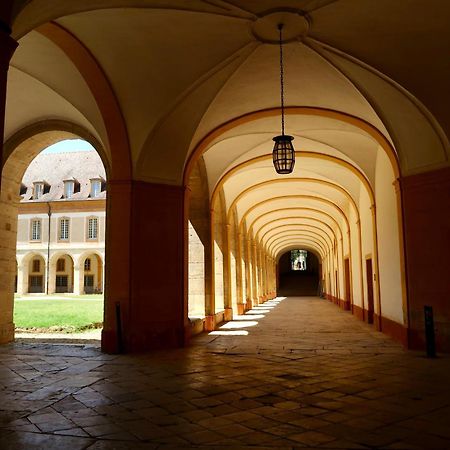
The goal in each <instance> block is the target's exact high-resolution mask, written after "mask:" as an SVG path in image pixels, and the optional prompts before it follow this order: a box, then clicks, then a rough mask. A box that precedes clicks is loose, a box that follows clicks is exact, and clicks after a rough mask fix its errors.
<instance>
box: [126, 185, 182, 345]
mask: <svg viewBox="0 0 450 450" xmlns="http://www.w3.org/2000/svg"><path fill="white" fill-rule="evenodd" d="M131 205H132V211H131V227H130V231H131V245H130V250H131V252H130V253H131V257H130V281H131V299H130V304H129V308H130V309H129V313H128V314H129V320H128V324H127V325H128V328H127V333H126V340H125V342H126V346H127V349H128V350H129V351H131V352H141V351H146V350H150V349H153V348H167V347H179V346H182V345H184V343H185V327H186V325H187V321H188V319H187V301H186V296H185V292H184V284H185V283H184V277H185V273H184V272H185V270H186V264H185V259H186V258H187V255H186V254H185V245H184V238H185V223H184V222H185V220H184V188H183V187H178V186H168V185H161V184H153V183H144V182H135V183H133V191H132V199H131Z"/></svg>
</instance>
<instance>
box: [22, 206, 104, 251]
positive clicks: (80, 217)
mask: <svg viewBox="0 0 450 450" xmlns="http://www.w3.org/2000/svg"><path fill="white" fill-rule="evenodd" d="M63 217H67V218H69V219H70V224H69V227H70V229H69V240H68V241H64V242H61V241H59V240H58V235H59V220H60V219H61V218H63ZM89 217H98V218H99V230H98V240H95V241H94V240H92V241H90V240H88V239H87V220H88V218H89ZM32 219H41V221H42V232H41V236H42V239H41V242H46V243H47V242H48V238H47V237H48V215H47V214H20V215H19V219H18V225H17V245H18V249H19V248H20V249H21V250H22V249H26V248H27V246H30V247H29V248H30V249H33V248H36V246H37V245H39V244H38V243H37V242H31V241H30V232H31V220H32ZM105 219H106V213H105V211H95V212H92V211H89V212H76V213H75V212H72V213H52V216H51V222H50V223H51V230H50V243H52V244H55V245H56V246H57V247H58V246H66V245H68V244H70V245H76V246H77V248H78V247H80V244H82V246H86V248H91V247H95V248H97V247H103V248H104V245H105V244H104V243H105Z"/></svg>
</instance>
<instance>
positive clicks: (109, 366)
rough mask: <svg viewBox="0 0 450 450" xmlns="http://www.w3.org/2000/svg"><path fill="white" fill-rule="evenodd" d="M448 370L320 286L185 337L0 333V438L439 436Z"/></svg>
mask: <svg viewBox="0 0 450 450" xmlns="http://www.w3.org/2000/svg"><path fill="white" fill-rule="evenodd" d="M245 332H248V334H246V333H245ZM449 373H450V358H449V357H448V356H439V357H438V358H436V359H427V358H425V357H424V354H423V353H421V352H414V351H405V350H404V349H403V348H402V347H401V346H400V344H398V343H396V342H394V341H392V340H391V339H390V338H389V337H387V336H386V335H384V334H382V333H379V332H376V331H374V330H373V328H372V326H370V325H368V324H366V323H363V322H361V321H358V320H357V319H356V318H355V317H354V316H352V315H351V314H350V312H348V311H343V310H341V309H339V308H337V307H336V306H335V305H333V304H332V303H330V302H328V301H327V300H323V299H319V298H317V297H288V298H282V297H278V298H276V299H274V300H272V301H268V302H266V303H264V304H262V305H259V306H256V307H254V308H253V309H252V310H250V311H248V312H247V313H246V314H245V316H237V317H235V320H234V321H232V322H228V323H227V324H225V326H223V327H221V328H219V329H218V330H217V331H215V332H212V333H203V334H201V335H199V336H197V337H195V338H193V339H192V341H191V343H190V345H189V347H186V348H184V349H175V350H165V351H158V352H153V353H151V354H146V355H108V354H104V353H101V352H100V349H99V348H98V347H97V346H95V345H86V346H81V345H49V344H29V343H25V342H16V343H12V344H8V345H5V346H2V347H0V427H1V430H0V448H1V449H2V450H9V449H15V450H20V449H27V450H30V449H43V448H45V449H46V450H51V449H73V450H78V449H80V450H81V449H90V450H94V449H95V450H100V449H105V450H106V449H117V450H119V449H120V450H122V449H137V450H139V449H184V448H186V449H188V448H191V449H193V448H195V449H197V448H207V449H211V450H213V449H244V448H251V449H254V450H256V449H257V450H264V449H283V450H287V449H297V448H328V449H338V448H340V449H342V448H345V449H353V448H355V449H368V448H371V449H374V448H376V449H418V448H426V449H430V448H433V449H439V448H449V445H450V429H449V428H448V417H449V414H450V386H449V383H448V374H449Z"/></svg>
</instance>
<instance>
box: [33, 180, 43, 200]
mask: <svg viewBox="0 0 450 450" xmlns="http://www.w3.org/2000/svg"><path fill="white" fill-rule="evenodd" d="M43 193H44V183H34V192H33V198H34V200H38V199H39V198H41V197H42V194H43Z"/></svg>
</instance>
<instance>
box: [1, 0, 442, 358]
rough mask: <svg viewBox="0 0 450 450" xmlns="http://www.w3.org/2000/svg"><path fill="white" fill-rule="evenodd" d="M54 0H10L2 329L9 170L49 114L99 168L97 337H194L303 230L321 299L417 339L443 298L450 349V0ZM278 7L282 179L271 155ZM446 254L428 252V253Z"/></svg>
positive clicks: (137, 345) (167, 342)
mask: <svg viewBox="0 0 450 450" xmlns="http://www.w3.org/2000/svg"><path fill="white" fill-rule="evenodd" d="M419 1H420V0H419ZM44 3H45V1H43V0H31V1H29V2H23V1H20V0H5V1H4V2H3V3H2V6H1V7H0V19H1V20H3V21H4V23H5V26H3V27H0V39H1V41H0V44H1V46H0V51H2V52H3V53H2V58H1V59H0V63H1V64H2V67H1V68H2V71H1V72H0V88H1V90H0V106H2V109H1V110H0V113H1V115H2V116H3V115H4V116H5V119H6V120H5V145H4V149H3V158H2V164H3V173H2V180H1V181H2V187H1V202H2V213H1V214H2V216H1V223H2V224H3V225H4V226H3V225H2V226H1V233H2V236H1V237H2V242H6V245H5V247H2V248H0V252H1V254H0V264H2V265H3V266H1V267H0V289H1V292H0V313H1V314H0V317H1V319H0V320H1V321H3V322H1V323H0V341H1V342H7V341H8V340H11V339H12V335H13V333H12V328H13V324H12V315H11V302H12V290H13V287H12V286H13V279H14V273H15V267H14V263H13V259H14V250H13V245H12V239H13V236H14V235H15V233H16V229H15V227H16V223H15V221H14V215H15V213H14V208H15V206H14V202H15V201H16V197H17V192H18V189H19V186H17V180H18V179H19V178H18V177H17V175H18V174H20V173H21V171H22V170H23V168H24V167H25V166H26V164H27V161H29V158H30V156H31V154H32V153H33V152H34V151H35V149H36V146H39V145H40V144H39V143H41V144H42V142H43V141H46V142H50V141H52V142H53V141H54V139H55V134H54V133H55V132H57V133H59V134H58V137H57V139H59V138H60V135H61V133H63V134H64V135H65V136H68V135H69V136H74V135H76V136H81V137H84V138H85V139H87V140H89V141H90V142H92V143H93V145H94V146H95V147H96V148H97V150H98V151H99V152H100V153H101V156H102V158H103V161H104V163H105V167H106V170H107V172H108V206H107V209H108V224H107V227H106V230H107V231H106V232H107V235H106V244H107V247H108V253H107V256H106V261H105V267H106V270H105V276H104V286H105V295H106V303H105V306H106V307H105V329H104V332H103V349H104V350H105V351H110V352H113V351H129V352H134V351H142V350H147V349H151V348H155V347H158V348H159V347H173V346H182V345H184V344H185V343H186V342H188V341H189V339H190V336H191V335H192V333H195V332H197V331H201V330H204V329H205V330H212V329H214V328H216V327H217V325H218V324H219V323H221V322H222V321H223V320H229V319H230V318H231V317H232V316H233V315H236V314H242V313H243V312H245V311H246V310H249V309H250V308H252V307H253V306H254V305H258V304H261V303H264V302H265V301H267V300H268V299H271V298H274V297H275V296H276V294H277V270H278V269H277V265H278V262H279V260H280V257H281V255H282V254H284V253H286V252H288V251H290V250H293V249H306V250H307V251H310V252H312V253H314V254H316V255H317V257H318V259H319V264H320V266H321V291H322V293H323V294H324V295H325V296H326V297H327V298H328V299H329V300H330V301H333V302H334V303H336V304H339V305H340V306H341V307H343V308H345V309H348V310H350V311H351V312H352V313H353V314H354V315H356V316H357V317H359V318H360V319H361V320H365V321H368V322H373V324H374V327H375V328H376V329H378V330H382V331H384V332H386V333H388V334H390V335H391V336H394V337H395V338H396V339H399V340H400V341H402V342H403V343H404V344H405V345H407V346H414V347H415V346H421V345H423V344H424V327H423V306H424V305H425V304H427V303H429V302H430V300H429V299H430V298H431V299H432V300H431V303H432V306H434V307H435V309H436V315H437V317H438V320H437V323H439V329H440V331H439V333H438V345H439V346H442V347H443V348H450V340H449V336H450V332H449V330H450V319H449V317H450V316H449V313H448V305H447V304H446V302H445V301H444V300H442V299H444V298H448V296H449V288H448V286H447V285H446V284H445V283H442V280H443V279H445V274H446V273H447V272H448V261H447V257H446V250H445V249H446V248H447V247H448V246H446V245H445V244H446V243H448V239H449V237H448V236H447V234H448V233H446V232H445V231H443V230H446V229H447V228H448V225H449V221H450V218H449V216H448V214H444V215H442V210H448V209H449V208H447V207H446V205H448V201H449V200H448V195H446V193H447V192H448V183H449V181H448V180H449V179H450V177H449V176H448V173H449V170H450V168H449V167H450V165H449V161H450V157H449V156H450V146H449V140H448V135H449V131H450V130H449V127H448V123H447V122H448V121H446V118H447V117H448V111H447V110H448V108H449V104H448V102H443V101H442V95H441V94H442V92H445V89H446V83H447V79H448V76H447V74H448V67H447V66H446V65H445V62H444V61H445V58H443V57H442V55H446V54H447V53H448V51H447V48H446V47H445V45H446V44H444V43H447V42H450V40H449V39H448V27H447V26H446V23H447V22H446V21H447V19H448V14H449V8H448V5H447V4H446V3H445V2H434V3H433V6H434V7H433V8H410V7H408V5H406V4H402V5H396V7H395V8H391V7H390V5H388V3H389V2H387V3H386V2H377V5H376V6H373V2H371V1H370V0H361V2H360V3H361V5H359V7H358V8H357V9H356V10H355V8H354V7H353V5H352V4H351V2H345V1H342V0H337V1H334V2H331V3H330V2H300V3H301V6H299V8H301V9H299V10H293V9H292V5H291V4H290V2H279V1H276V0H267V1H265V2H245V1H241V0H233V1H226V2H224V3H223V4H220V5H219V4H216V3H215V2H212V3H211V2H192V3H189V5H184V4H183V6H182V7H180V4H179V2H169V3H168V4H167V5H166V7H161V5H156V4H153V3H151V2H150V3H149V4H145V5H143V4H142V2H139V1H127V2H125V1H121V0H114V1H112V0H111V1H109V0H104V1H102V2H101V3H102V5H101V8H100V7H99V6H98V5H92V2H88V1H85V0H80V1H78V2H76V3H73V4H69V3H68V2H62V3H61V2H60V3H58V2H53V3H52V4H48V5H46V7H45V8H44V7H43V5H44ZM57 3H58V4H57ZM300 3H299V5H300ZM274 8H276V11H274ZM424 9H425V11H424ZM387 16H389V17H390V18H391V20H389V21H384V20H382V19H383V18H384V17H387ZM374 17H375V18H377V20H378V22H377V24H378V25H379V27H378V28H377V31H378V35H379V36H378V39H376V40H375V41H374V38H373V34H371V33H370V30H371V29H372V27H373V20H374V19H373V18H374ZM280 20H282V21H283V22H285V26H286V33H287V35H286V36H288V37H286V41H285V42H284V50H285V55H286V61H285V62H286V67H285V68H286V72H285V75H286V78H285V81H286V89H287V90H286V93H287V96H286V122H285V125H286V132H287V133H289V134H290V135H292V136H293V137H294V144H295V148H296V165H295V169H294V172H293V173H292V174H290V175H286V176H278V175H277V174H276V173H275V172H274V170H273V165H272V155H271V150H272V144H273V142H272V138H273V137H274V136H276V135H278V134H279V127H280V120H279V119H280V117H279V115H280V109H279V91H278V88H279V71H278V63H279V54H278V46H277V45H274V44H276V37H277V34H276V33H277V32H276V30H277V24H278V23H279V21H280ZM123 24H125V25H126V26H123ZM343 24H344V25H345V26H343ZM411 24H417V29H418V30H419V31H418V33H419V34H420V36H421V37H422V38H423V46H422V45H421V46H417V45H415V43H414V41H413V40H411V37H410V33H409V30H410V26H411ZM169 26H170V29H171V33H172V34H171V38H170V39H169V40H168V39H167V33H166V30H167V29H168V27H169ZM343 29H345V30H346V31H345V33H343V32H342V30H343ZM99 30H101V33H99ZM148 30H152V32H151V33H149V32H148ZM249 30H250V32H249ZM436 30H438V31H439V32H438V33H437V34H436ZM274 32H275V34H276V36H275V38H273V33H274ZM393 35H395V36H396V38H395V40H393V39H392V38H391V37H392V36H393ZM224 36H226V39H225V38H224ZM380 39H381V40H382V41H383V43H384V45H378V43H379V40H380ZM16 41H19V43H20V45H19V46H18V48H17V49H16V44H17V42H16ZM131 42H134V43H139V45H136V46H131V45H130V43H131ZM443 46H444V47H443ZM387 48H388V49H389V50H390V51H386V49H387ZM143 52H145V53H146V54H147V55H149V56H148V58H144V59H143V58H142V54H143ZM396 54H402V55H407V58H408V60H409V61H414V66H415V69H416V70H405V67H406V66H407V65H406V64H398V59H396V58H392V56H391V55H396ZM167 55H170V58H169V57H166V56H167ZM430 55H431V56H430ZM162 56H164V57H162ZM419 60H426V63H425V64H421V65H420V67H418V66H417V64H415V62H416V61H419ZM10 61H11V64H9V63H10ZM118 61H121V64H118V63H117V62H118ZM174 62H176V66H174V65H173V64H174ZM8 67H9V72H7V68H8ZM155 67H157V69H156V70H155ZM179 67H182V68H183V70H179ZM162 74H164V75H162ZM7 77H8V83H9V84H8V91H7V95H8V102H7V107H6V99H5V98H4V97H5V92H6V81H7ZM2 123H3V121H2ZM30 124H31V125H30ZM411 130H414V133H412V132H411ZM41 148H42V147H41ZM19 150H20V151H19ZM15 155H17V156H18V157H17V158H15V157H14V156H15ZM443 205H444V206H443ZM424 230H426V233H425V234H426V240H427V242H426V244H425V245H424V242H423V235H424ZM10 243H11V244H10ZM433 254H434V255H436V257H437V260H439V261H440V263H439V264H438V266H439V267H438V268H437V269H435V268H432V265H431V264H426V265H424V264H423V261H430V260H431V255H433ZM20 265H21V264H20V261H19V269H20ZM424 266H425V267H424ZM77 270H78V271H79V272H80V273H81V272H83V270H84V269H83V267H82V263H81V261H79V260H77V259H76V258H75V259H74V277H75V272H76V271H77ZM87 276H90V274H87ZM79 279H82V283H75V284H76V286H75V287H74V289H75V288H76V289H78V290H80V291H81V290H83V289H84V287H85V284H84V276H83V277H80V278H79ZM88 280H89V281H88V282H89V283H91V280H92V279H91V278H88ZM418 280H419V281H418ZM420 280H422V281H420ZM423 280H426V282H424V281H423ZM94 283H95V280H94ZM19 284H20V283H19ZM430 292H432V295H429V294H430Z"/></svg>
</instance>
